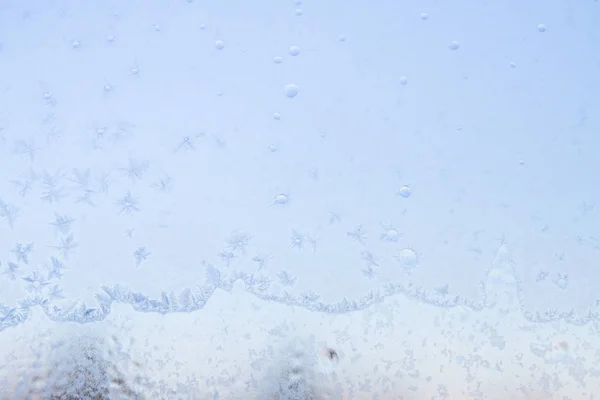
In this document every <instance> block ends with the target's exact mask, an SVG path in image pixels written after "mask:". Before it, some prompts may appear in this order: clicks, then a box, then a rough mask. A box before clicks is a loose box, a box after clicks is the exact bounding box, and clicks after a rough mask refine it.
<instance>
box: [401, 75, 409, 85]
mask: <svg viewBox="0 0 600 400" xmlns="http://www.w3.org/2000/svg"><path fill="white" fill-rule="evenodd" d="M399 82H400V84H401V85H402V86H406V85H407V84H408V78H407V77H405V76H401V77H400V79H399Z"/></svg>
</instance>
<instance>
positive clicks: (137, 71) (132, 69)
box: [131, 68, 140, 75]
mask: <svg viewBox="0 0 600 400" xmlns="http://www.w3.org/2000/svg"><path fill="white" fill-rule="evenodd" d="M131 73H132V74H133V75H137V74H139V73H140V70H139V69H137V68H131Z"/></svg>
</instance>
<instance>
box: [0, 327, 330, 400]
mask: <svg viewBox="0 0 600 400" xmlns="http://www.w3.org/2000/svg"><path fill="white" fill-rule="evenodd" d="M83 331H85V332H82V331H80V332H78V333H76V334H75V335H72V334H71V335H65V336H62V337H60V338H57V337H56V336H55V335H52V334H50V333H48V334H45V335H44V334H43V335H42V336H46V339H47V340H45V341H40V342H39V343H40V346H39V347H38V348H33V346H32V348H31V352H30V353H29V356H28V357H26V358H24V357H23V356H22V355H21V357H19V359H18V360H16V359H15V360H14V361H15V362H14V363H12V364H11V367H10V368H11V371H10V372H8V376H10V379H5V380H3V381H2V387H0V398H1V399H7V400H21V399H32V400H33V399H55V400H63V399H71V400H76V399H81V400H88V399H97V400H99V399H103V400H104V399H107V400H108V399H115V400H119V399H122V400H125V399H139V400H142V399H158V398H161V399H188V398H189V399H205V398H206V399H209V398H212V399H216V398H220V396H219V394H218V392H215V391H212V390H210V389H209V388H208V387H206V386H203V385H201V384H200V385H198V384H191V382H186V385H180V386H179V387H178V388H177V389H178V390H173V389H172V388H167V386H166V385H162V384H161V382H157V381H156V380H154V381H151V379H150V378H149V377H148V376H146V375H145V372H146V371H144V366H143V364H142V363H140V362H139V361H138V360H136V359H134V358H133V357H135V356H133V355H132V354H131V353H130V352H128V349H127V348H126V346H124V345H123V344H122V343H120V342H119V340H117V338H116V337H114V336H112V337H100V336H98V335H96V334H93V333H91V332H92V329H87V330H83ZM40 338H41V337H38V339H40ZM272 355H273V358H272V360H271V365H270V366H269V367H268V368H265V375H264V376H262V377H259V379H258V380H254V379H252V380H250V381H249V382H250V384H249V385H248V386H247V387H246V390H245V391H244V393H243V394H240V393H238V394H237V395H238V396H240V397H239V398H244V399H248V400H249V399H256V400H319V399H331V400H335V399H341V398H342V397H341V391H340V390H339V388H338V390H337V392H336V390H335V388H334V386H333V385H332V382H333V381H332V377H333V376H334V370H333V368H334V366H335V360H332V359H330V357H328V355H327V354H326V352H324V351H323V347H322V346H321V347H319V346H318V345H317V344H316V342H315V339H314V337H311V338H310V340H302V339H299V338H296V339H292V340H291V342H290V343H289V344H287V345H286V346H283V347H282V348H279V350H275V351H274V352H273V354H272ZM132 356H133V357H132ZM207 357H208V356H207ZM336 357H337V356H336ZM4 368H6V366H4ZM3 372H4V373H6V372H7V371H3ZM216 375H218V372H215V376H216ZM6 376H7V375H6V374H5V378H6ZM211 378H214V377H211ZM233 393H236V392H235V391H233ZM336 393H337V395H336ZM229 395H231V393H230V394H229Z"/></svg>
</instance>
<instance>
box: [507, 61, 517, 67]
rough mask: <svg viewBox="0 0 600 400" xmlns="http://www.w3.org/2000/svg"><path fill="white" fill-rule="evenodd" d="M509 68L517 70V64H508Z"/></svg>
mask: <svg viewBox="0 0 600 400" xmlns="http://www.w3.org/2000/svg"><path fill="white" fill-rule="evenodd" d="M508 65H509V66H510V67H511V68H517V63H515V62H511V63H510V64H508Z"/></svg>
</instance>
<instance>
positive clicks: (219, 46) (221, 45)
mask: <svg viewBox="0 0 600 400" xmlns="http://www.w3.org/2000/svg"><path fill="white" fill-rule="evenodd" d="M215 48H216V49H217V50H223V49H224V48H225V42H223V41H222V40H217V41H216V42H215Z"/></svg>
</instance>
